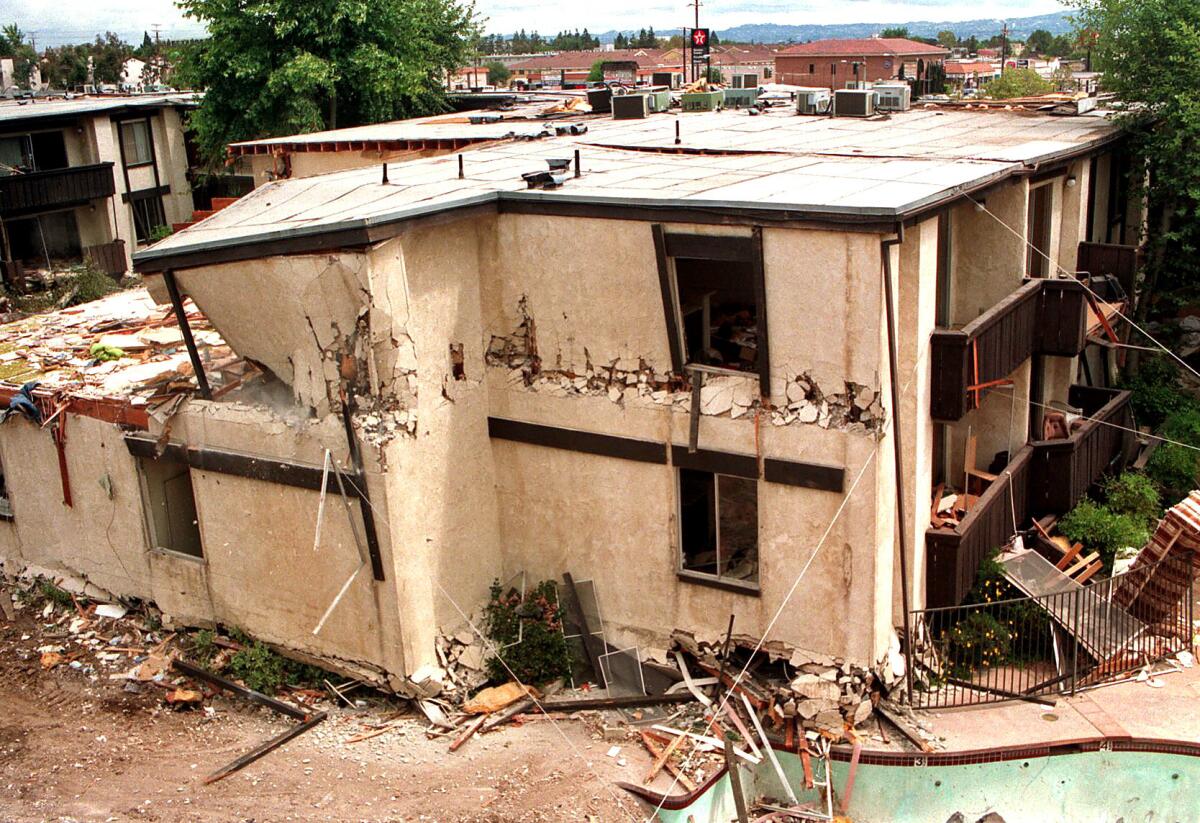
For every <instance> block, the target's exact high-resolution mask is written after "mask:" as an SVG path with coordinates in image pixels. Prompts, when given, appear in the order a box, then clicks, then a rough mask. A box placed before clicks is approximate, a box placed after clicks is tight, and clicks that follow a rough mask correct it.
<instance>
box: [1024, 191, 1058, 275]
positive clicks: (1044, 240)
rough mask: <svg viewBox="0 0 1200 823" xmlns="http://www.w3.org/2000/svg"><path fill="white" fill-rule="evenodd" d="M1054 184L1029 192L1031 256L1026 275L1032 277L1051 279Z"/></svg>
mask: <svg viewBox="0 0 1200 823" xmlns="http://www.w3.org/2000/svg"><path fill="white" fill-rule="evenodd" d="M1052 193H1053V192H1052V184H1051V185H1045V186H1038V187H1037V188H1036V189H1033V190H1032V191H1031V192H1029V229H1028V231H1029V244H1030V246H1029V254H1028V256H1027V265H1026V273H1027V274H1028V275H1029V276H1030V277H1049V276H1050V270H1051V265H1050V260H1049V259H1047V255H1049V254H1050V211H1051V209H1050V205H1051V204H1050V197H1051V195H1052Z"/></svg>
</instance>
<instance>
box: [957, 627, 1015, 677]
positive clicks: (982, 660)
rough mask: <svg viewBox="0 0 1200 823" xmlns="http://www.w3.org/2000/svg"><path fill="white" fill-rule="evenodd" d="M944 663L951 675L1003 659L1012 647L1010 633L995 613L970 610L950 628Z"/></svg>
mask: <svg viewBox="0 0 1200 823" xmlns="http://www.w3.org/2000/svg"><path fill="white" fill-rule="evenodd" d="M948 639H949V646H948V658H949V659H948V660H947V661H946V663H947V667H948V669H949V672H950V674H951V676H953V677H969V676H970V675H971V673H973V672H975V671H977V670H978V669H980V668H984V669H986V668H989V667H991V666H998V665H1000V664H1001V663H1003V662H1004V661H1005V660H1006V659H1007V658H1008V656H1009V653H1010V652H1011V651H1012V633H1011V632H1009V630H1008V629H1007V628H1006V627H1005V626H1004V624H1002V623H1001V622H1000V621H999V620H998V619H997V618H996V617H995V615H993V614H991V613H989V612H986V611H973V612H971V613H970V614H969V615H968V616H967V617H966V619H964V620H962V621H960V622H959V623H957V624H956V625H955V626H954V628H952V629H951V630H950V634H949V637H948Z"/></svg>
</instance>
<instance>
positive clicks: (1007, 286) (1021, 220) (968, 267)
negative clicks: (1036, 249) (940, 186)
mask: <svg viewBox="0 0 1200 823" xmlns="http://www.w3.org/2000/svg"><path fill="white" fill-rule="evenodd" d="M1028 195H1029V184H1028V183H1027V182H1026V181H1025V180H1018V181H1017V182H1014V183H1010V184H1007V185H1003V186H1000V187H999V188H997V189H994V190H992V192H990V193H989V194H988V196H987V199H986V200H985V201H981V202H982V203H983V205H984V207H985V208H986V211H985V210H983V209H980V208H978V207H977V206H975V205H974V204H973V203H965V204H963V205H960V206H957V207H955V209H954V217H953V220H952V226H953V229H952V231H953V237H954V240H953V243H954V254H953V255H952V256H951V260H952V267H953V275H952V276H953V278H954V286H953V289H952V296H953V306H952V310H951V317H950V324H951V326H952V327H954V328H961V327H962V326H965V325H966V324H967V323H970V322H971V321H972V320H974V319H975V318H976V317H978V316H979V315H981V314H983V313H984V312H985V311H987V310H988V309H990V308H991V307H992V306H994V305H996V304H997V303H999V302H1000V301H1001V300H1003V299H1004V298H1005V297H1007V296H1008V295H1010V294H1012V293H1013V292H1014V291H1016V289H1017V287H1019V286H1020V285H1021V280H1022V278H1024V276H1025V249H1026V247H1025V243H1024V241H1023V240H1022V239H1021V238H1023V237H1025V236H1026V223H1027V221H1028V213H1027V203H1028V199H1027V198H1028ZM988 212H990V213H991V214H989V213H988ZM993 215H994V216H993ZM997 218H998V219H999V221H1002V222H1003V224H1004V225H1001V222H998V221H997ZM1005 226H1007V227H1008V228H1005ZM1010 228H1011V229H1012V230H1013V231H1015V232H1016V233H1017V235H1019V237H1018V236H1017V235H1014V234H1013V233H1012V231H1009V229H1010Z"/></svg>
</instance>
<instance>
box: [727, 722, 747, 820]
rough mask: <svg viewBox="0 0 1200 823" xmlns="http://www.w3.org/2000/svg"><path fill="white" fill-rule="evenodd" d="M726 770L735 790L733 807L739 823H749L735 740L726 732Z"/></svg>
mask: <svg viewBox="0 0 1200 823" xmlns="http://www.w3.org/2000/svg"><path fill="white" fill-rule="evenodd" d="M725 770H726V771H727V772H729V783H730V785H731V786H732V788H733V805H734V807H735V808H736V809H737V819H738V823H748V821H749V820H750V817H749V815H748V814H747V813H746V796H745V795H744V794H742V772H741V769H740V767H739V766H738V764H737V758H736V757H734V755H733V739H732V738H731V737H729V733H728V732H726V737H725Z"/></svg>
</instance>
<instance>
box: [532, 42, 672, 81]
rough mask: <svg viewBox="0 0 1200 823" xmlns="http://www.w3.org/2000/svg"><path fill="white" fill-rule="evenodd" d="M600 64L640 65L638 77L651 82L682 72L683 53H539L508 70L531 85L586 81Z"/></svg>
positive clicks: (648, 51) (639, 50)
mask: <svg viewBox="0 0 1200 823" xmlns="http://www.w3.org/2000/svg"><path fill="white" fill-rule="evenodd" d="M597 61H604V62H613V63H621V62H632V63H637V74H638V78H639V79H642V78H645V79H649V78H650V75H652V74H653V73H654V72H656V71H658V72H664V71H675V72H682V71H683V54H682V53H681V52H680V50H679V49H610V50H608V51H602V50H595V51H561V52H557V53H555V54H539V55H538V56H537V57H531V58H529V59H528V60H522V61H520V62H519V63H513V64H512V65H511V66H509V69H510V70H511V71H512V73H513V79H524V80H526V81H528V82H530V83H538V82H543V83H558V82H559V81H560V80H562V81H566V82H571V81H581V80H586V79H587V76H588V72H590V71H591V69H592V65H593V64H594V63H596V62H597Z"/></svg>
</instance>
